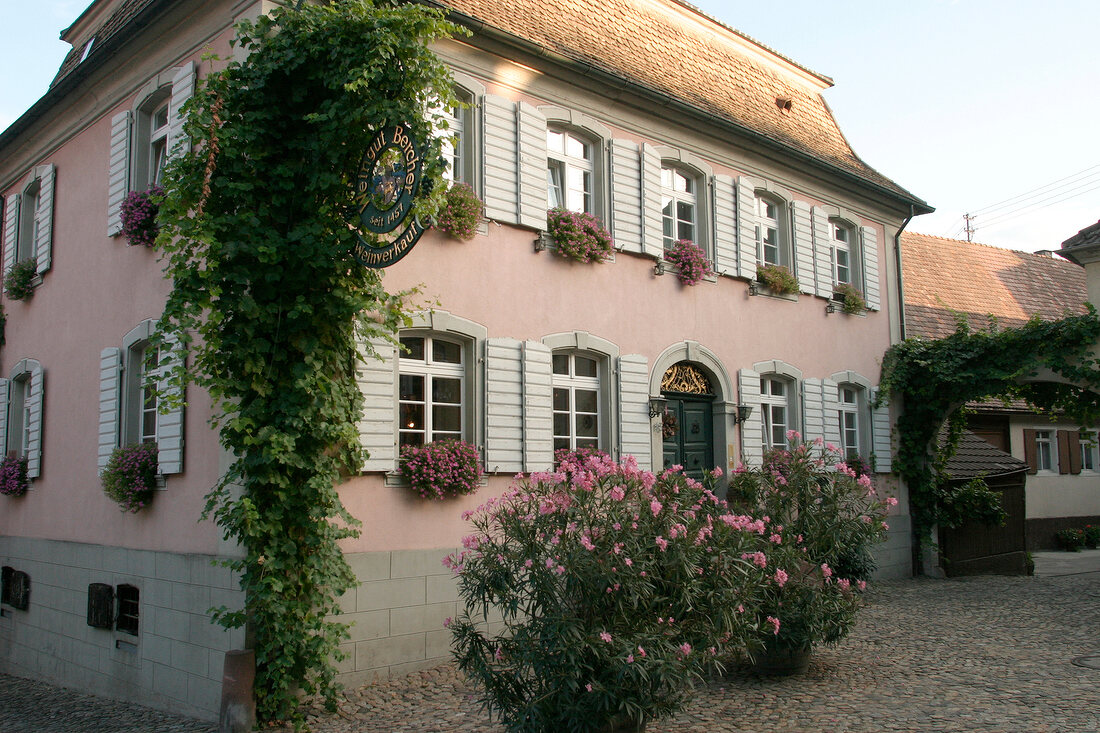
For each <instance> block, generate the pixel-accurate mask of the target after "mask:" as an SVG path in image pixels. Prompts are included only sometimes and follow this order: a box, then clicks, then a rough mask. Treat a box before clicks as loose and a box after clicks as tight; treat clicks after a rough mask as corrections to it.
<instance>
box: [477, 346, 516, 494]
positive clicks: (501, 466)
mask: <svg viewBox="0 0 1100 733" xmlns="http://www.w3.org/2000/svg"><path fill="white" fill-rule="evenodd" d="M522 360H523V345H522V344H521V343H520V342H519V341H516V340H515V339H509V338H492V339H488V340H487V341H486V342H485V469H486V470H487V471H489V472H491V473H498V472H499V473H518V472H519V471H522V470H523V364H522Z"/></svg>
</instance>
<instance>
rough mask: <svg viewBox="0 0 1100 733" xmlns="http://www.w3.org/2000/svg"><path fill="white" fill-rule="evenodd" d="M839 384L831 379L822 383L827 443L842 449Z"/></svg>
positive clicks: (824, 436)
mask: <svg viewBox="0 0 1100 733" xmlns="http://www.w3.org/2000/svg"><path fill="white" fill-rule="evenodd" d="M837 387H838V385H837V383H836V382H834V381H833V380H831V379H825V380H822V382H821V394H822V404H823V405H824V410H825V434H824V435H823V436H822V437H823V438H825V442H826V443H832V444H833V445H835V446H837V447H838V448H839V447H840V444H841V442H842V440H841V436H840V395H839V394H837Z"/></svg>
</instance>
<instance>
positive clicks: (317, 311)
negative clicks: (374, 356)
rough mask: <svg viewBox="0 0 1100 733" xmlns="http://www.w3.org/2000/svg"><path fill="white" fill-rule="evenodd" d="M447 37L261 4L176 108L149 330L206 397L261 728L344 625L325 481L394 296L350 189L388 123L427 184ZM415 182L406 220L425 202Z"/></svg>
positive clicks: (399, 20)
mask: <svg viewBox="0 0 1100 733" xmlns="http://www.w3.org/2000/svg"><path fill="white" fill-rule="evenodd" d="M456 30H457V29H456V27H454V26H453V25H451V24H450V23H449V22H447V21H445V19H444V17H443V15H442V13H441V12H439V11H437V10H432V9H428V8H425V7H423V6H420V5H415V4H402V5H401V6H399V7H397V6H391V5H389V4H386V5H383V4H382V3H379V4H378V5H377V6H376V5H374V4H372V3H370V2H365V1H359V0H356V1H348V2H338V3H328V4H304V5H302V7H300V9H293V8H282V9H278V10H276V11H274V12H273V13H272V14H271V15H270V16H265V17H261V18H259V19H258V20H256V21H255V22H245V23H243V24H241V25H240V26H239V27H238V40H237V43H238V44H239V46H240V47H241V48H242V49H243V50H244V51H245V52H246V53H248V56H247V60H246V61H244V62H243V63H235V62H234V63H228V64H226V65H225V67H224V68H223V69H222V70H220V71H218V72H216V73H211V74H209V75H208V76H207V77H206V79H205V81H204V83H203V84H202V86H201V88H200V89H199V90H198V92H197V93H196V95H195V97H194V98H192V100H191V101H190V102H189V103H188V105H187V107H186V108H185V111H186V114H187V121H186V130H187V132H188V134H189V135H190V138H191V140H192V144H193V148H192V149H193V152H191V153H189V154H187V155H185V156H182V157H180V158H178V159H177V160H176V162H174V163H173V164H172V165H171V166H170V167H169V170H168V172H167V177H166V186H165V187H166V189H167V193H166V194H165V196H164V198H163V201H162V202H161V208H160V214H159V223H160V226H161V235H160V237H159V239H158V247H159V248H160V250H161V252H162V253H163V257H164V262H165V264H166V273H167V275H168V277H169V278H170V279H171V281H172V284H173V289H172V292H171V294H170V296H169V298H168V303H167V306H166V308H165V311H164V314H163V316H162V318H161V321H160V331H161V334H162V335H164V336H167V335H170V334H171V335H174V336H175V337H177V338H179V339H180V340H181V342H182V343H183V344H184V345H185V346H186V347H187V348H188V356H189V358H190V365H189V367H188V368H187V370H186V372H184V371H182V370H181V372H180V373H178V374H176V375H175V378H176V379H177V380H179V382H178V384H182V383H183V382H185V381H187V380H188V379H190V380H193V381H194V382H196V383H197V384H199V385H200V386H202V387H204V388H205V389H206V390H208V391H209V393H210V395H211V396H212V398H213V400H214V404H215V406H216V410H215V412H216V416H215V421H216V423H217V425H218V427H219V431H220V432H219V435H220V441H221V444H222V446H223V447H224V448H225V449H226V450H227V451H228V452H229V454H230V455H232V456H233V457H234V462H233V464H232V467H231V468H230V469H229V470H228V472H227V473H226V474H225V476H224V477H223V478H222V479H221V480H220V482H219V484H218V485H217V486H216V487H215V488H214V489H213V490H212V491H211V493H210V494H209V495H208V497H207V507H206V513H207V515H208V516H211V515H212V516H213V518H214V519H215V520H216V521H217V523H218V525H219V526H220V527H221V528H222V529H223V531H224V533H225V536H226V538H227V539H231V540H235V541H236V542H238V543H239V545H240V547H241V548H242V551H243V558H242V559H240V560H238V561H234V562H232V563H231V567H232V568H233V569H235V570H237V571H239V572H240V573H241V585H242V587H243V590H244V591H245V598H246V600H245V607H244V609H243V610H242V611H237V610H229V609H225V608H222V609H220V610H216V611H215V614H214V615H215V618H216V620H217V621H219V622H220V623H221V624H222V625H224V626H226V627H230V628H237V627H242V626H243V627H245V628H246V630H247V635H248V638H249V641H250V644H251V646H252V647H253V648H254V649H255V651H256V665H257V669H256V682H255V692H256V702H257V717H258V719H259V721H260V722H261V723H264V722H270V721H277V720H292V721H294V722H295V724H296V725H297V726H299V727H301V725H302V724H303V721H302V718H301V714H300V713H299V712H298V710H297V701H298V698H297V695H298V693H299V691H300V692H303V693H305V694H307V695H309V694H315V693H316V694H321V695H323V696H324V697H325V699H326V700H327V701H328V702H329V704H330V705H331V704H334V702H335V694H336V689H337V686H336V685H335V682H334V676H335V668H334V662H335V661H336V660H337V659H338V658H339V652H338V645H339V643H340V642H341V641H342V640H343V639H345V638H346V637H347V630H346V627H345V626H344V625H343V624H340V623H338V622H336V621H333V620H332V619H331V618H330V617H331V616H332V615H333V614H336V613H338V606H337V599H338V598H339V596H340V595H341V594H342V593H343V592H344V591H345V590H347V589H348V588H350V587H351V586H352V585H353V583H354V582H355V578H354V576H353V574H352V572H351V570H350V568H349V567H348V565H347V563H346V562H345V560H344V557H343V554H342V553H341V551H340V548H339V546H338V541H339V540H341V539H344V538H348V537H354V536H357V535H358V533H359V522H358V521H357V520H356V519H355V518H354V517H352V516H351V515H350V514H349V513H348V512H347V511H346V509H345V508H344V507H343V506H342V504H341V502H340V500H339V497H338V495H337V492H336V488H335V486H336V484H338V483H339V482H340V481H341V477H342V476H347V475H349V474H350V473H354V472H355V471H357V470H358V469H359V467H360V466H361V461H362V459H363V451H362V449H361V448H360V445H359V436H358V432H357V428H356V423H357V421H358V418H359V416H360V414H361V411H362V398H361V395H360V392H359V389H358V388H357V385H356V380H355V375H356V368H357V356H356V354H357V351H356V345H357V341H360V342H361V341H363V340H364V339H366V338H368V337H371V336H388V337H389V338H391V339H392V338H393V334H394V332H395V330H396V329H397V328H399V327H400V326H401V324H402V323H403V322H405V318H406V317H405V316H404V301H403V299H404V298H405V297H406V296H407V295H408V294H407V293H398V294H388V293H387V292H386V291H385V289H384V288H383V286H382V279H381V275H380V274H379V272H378V271H376V270H369V269H366V268H364V267H362V266H360V265H359V264H358V263H357V262H355V261H354V259H353V258H352V256H351V251H352V248H353V246H354V244H355V243H356V232H354V231H353V230H352V229H351V227H350V226H349V222H354V221H356V213H357V211H358V207H357V200H356V195H355V191H354V183H355V179H356V173H357V169H358V166H359V164H360V160H361V159H362V157H363V155H364V152H365V151H366V150H367V148H368V146H369V144H370V141H371V140H372V138H373V137H374V136H375V134H376V133H377V131H378V130H379V129H381V128H382V127H384V126H388V125H391V124H396V123H400V122H405V123H408V124H409V125H410V127H411V129H412V131H413V137H414V138H415V140H416V142H417V144H418V145H419V147H420V150H421V151H422V157H423V159H424V160H425V161H427V165H426V169H425V175H426V179H425V180H427V181H438V180H439V177H440V173H441V169H442V162H441V158H440V142H439V140H438V139H436V136H435V135H433V124H435V125H438V124H440V119H441V118H440V117H439V115H437V114H433V113H432V112H431V110H435V109H446V108H447V107H449V106H451V105H453V104H454V101H455V100H454V98H453V94H452V92H451V82H450V77H449V73H448V71H447V70H446V68H445V66H444V65H443V64H442V63H441V62H440V60H439V59H438V58H437V57H436V56H435V55H434V54H433V53H432V52H431V51H430V50H429V48H428V44H429V43H431V42H432V41H434V40H436V39H439V38H442V37H446V36H448V35H452V34H454V33H455V32H456ZM215 63H220V62H215ZM431 189H432V186H431V185H430V184H429V185H427V186H424V187H423V188H422V194H421V195H420V196H419V197H418V200H417V201H415V203H414V205H413V212H414V213H415V214H417V215H420V216H428V215H430V214H432V213H434V211H435V210H436V209H437V208H438V206H439V204H440V194H441V187H438V186H437V187H436V190H435V193H434V194H433V193H432V192H431ZM363 234H364V236H366V237H368V238H369V237H371V236H372V235H370V234H369V233H363ZM373 243H375V244H377V243H378V242H373ZM164 343H165V345H169V344H171V343H172V341H171V339H170V338H166V339H165V341H164Z"/></svg>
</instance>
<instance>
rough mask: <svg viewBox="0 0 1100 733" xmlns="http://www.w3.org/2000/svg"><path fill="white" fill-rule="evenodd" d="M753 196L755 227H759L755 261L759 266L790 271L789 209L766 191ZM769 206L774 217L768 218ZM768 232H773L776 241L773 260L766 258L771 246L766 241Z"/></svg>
mask: <svg viewBox="0 0 1100 733" xmlns="http://www.w3.org/2000/svg"><path fill="white" fill-rule="evenodd" d="M754 195H755V197H756V199H755V200H756V217H757V222H758V224H757V226H759V227H760V231H759V234H758V235H757V238H756V239H757V242H758V243H759V249H758V251H757V253H756V260H757V262H759V263H760V264H761V265H778V266H780V267H786V268H787V269H791V261H792V253H791V235H790V208H789V207H788V205H787V202H786V201H785V200H784V199H782V198H780V197H779V196H776V195H774V194H771V193H768V192H766V191H759V190H758V191H756V192H755V194H754ZM769 206H771V207H772V208H773V209H774V211H775V216H768V207H769ZM769 232H774V235H775V240H776V241H775V242H774V245H775V246H774V249H775V250H776V256H775V258H774V259H769V258H768V256H767V255H768V248H769V244H771V243H769V242H768V241H767V240H768V233H769Z"/></svg>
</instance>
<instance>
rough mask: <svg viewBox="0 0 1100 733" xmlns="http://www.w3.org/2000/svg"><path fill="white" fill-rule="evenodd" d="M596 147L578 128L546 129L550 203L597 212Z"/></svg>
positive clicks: (547, 187)
mask: <svg viewBox="0 0 1100 733" xmlns="http://www.w3.org/2000/svg"><path fill="white" fill-rule="evenodd" d="M596 150H597V146H596V145H595V144H594V143H593V142H592V141H591V140H589V139H588V138H587V137H585V136H583V135H581V134H580V133H578V132H577V131H575V130H572V129H569V128H564V127H560V126H557V125H554V126H550V127H547V129H546V158H547V159H546V189H547V205H548V207H549V208H551V209H568V210H569V211H576V212H578V213H588V214H595V213H596V201H595V196H594V184H595V163H594V160H595V151H596Z"/></svg>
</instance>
